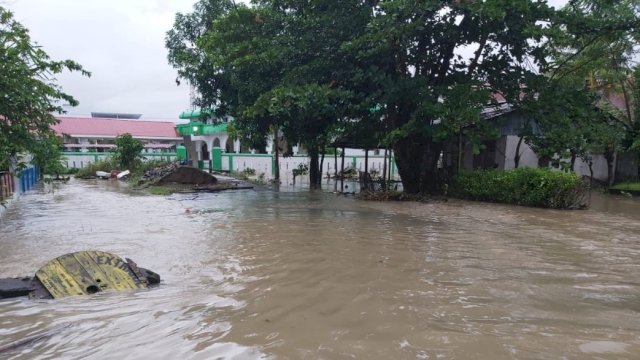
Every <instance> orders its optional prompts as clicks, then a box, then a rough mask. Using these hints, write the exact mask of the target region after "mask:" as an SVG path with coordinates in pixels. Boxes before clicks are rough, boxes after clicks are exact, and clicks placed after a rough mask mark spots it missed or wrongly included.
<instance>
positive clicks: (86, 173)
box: [76, 157, 119, 179]
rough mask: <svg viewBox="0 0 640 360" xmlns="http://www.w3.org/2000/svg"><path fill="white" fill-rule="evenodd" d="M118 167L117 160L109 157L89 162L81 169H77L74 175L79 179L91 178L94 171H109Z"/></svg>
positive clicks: (94, 173) (94, 174) (93, 175)
mask: <svg viewBox="0 0 640 360" xmlns="http://www.w3.org/2000/svg"><path fill="white" fill-rule="evenodd" d="M118 168H119V166H118V162H117V161H116V160H115V159H114V158H111V157H109V158H106V159H102V160H98V161H96V162H94V163H91V164H89V165H87V166H86V167H83V168H82V169H78V172H77V173H76V177H77V178H81V179H86V178H92V177H95V176H96V171H105V172H110V171H111V170H116V169H118Z"/></svg>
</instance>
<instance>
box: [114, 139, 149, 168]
mask: <svg viewBox="0 0 640 360" xmlns="http://www.w3.org/2000/svg"><path fill="white" fill-rule="evenodd" d="M115 144H116V149H115V158H116V160H117V161H118V163H119V164H120V166H121V167H122V168H123V169H130V168H135V167H136V165H137V162H138V161H140V159H141V158H142V154H141V153H142V150H143V149H144V144H143V143H142V141H140V140H138V139H135V138H134V137H133V136H131V134H128V133H126V134H122V135H118V137H116V140H115Z"/></svg>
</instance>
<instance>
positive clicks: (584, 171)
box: [574, 154, 609, 181]
mask: <svg viewBox="0 0 640 360" xmlns="http://www.w3.org/2000/svg"><path fill="white" fill-rule="evenodd" d="M592 157H593V160H592V161H593V166H592V169H593V178H594V179H598V180H600V181H607V179H608V175H609V169H608V166H607V159H605V157H604V155H600V154H598V155H592ZM574 171H575V172H576V174H578V175H580V176H591V173H590V171H589V164H587V163H586V162H585V161H584V160H582V159H576V163H575V165H574Z"/></svg>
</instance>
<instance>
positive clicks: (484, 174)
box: [452, 168, 588, 209]
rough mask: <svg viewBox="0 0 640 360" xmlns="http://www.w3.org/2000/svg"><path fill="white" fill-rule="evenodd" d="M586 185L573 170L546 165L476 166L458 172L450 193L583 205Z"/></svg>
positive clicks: (555, 205)
mask: <svg viewBox="0 0 640 360" xmlns="http://www.w3.org/2000/svg"><path fill="white" fill-rule="evenodd" d="M587 191H588V186H587V185H586V184H585V183H584V182H583V181H582V180H581V179H580V178H579V177H578V176H577V175H576V174H573V173H565V172H558V171H551V170H549V169H534V168H519V169H514V170H507V171H499V170H476V171H465V172H461V173H460V174H458V176H457V177H456V179H455V181H454V183H453V189H452V195H454V196H456V197H460V198H463V199H470V200H477V201H490V202H501V203H508V204H516V205H524V206H536V207H546V208H553V209H575V208H582V207H585V206H586V198H587V196H586V195H587Z"/></svg>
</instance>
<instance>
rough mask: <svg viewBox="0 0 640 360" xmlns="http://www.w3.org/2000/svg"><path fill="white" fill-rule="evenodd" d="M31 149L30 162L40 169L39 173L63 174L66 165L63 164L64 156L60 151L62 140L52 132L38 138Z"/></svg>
mask: <svg viewBox="0 0 640 360" xmlns="http://www.w3.org/2000/svg"><path fill="white" fill-rule="evenodd" d="M34 145H35V146H34V147H33V148H32V149H31V154H32V156H33V157H32V160H31V161H32V162H33V163H34V164H36V165H38V166H39V167H40V169H41V174H46V175H56V176H59V175H61V174H65V173H66V172H67V168H66V166H65V165H64V164H63V161H64V160H65V159H64V156H63V155H62V152H61V151H60V147H61V146H62V141H61V140H60V139H59V138H57V137H56V136H55V135H53V134H49V135H48V136H47V137H43V138H40V139H38V141H36V142H35V144H34Z"/></svg>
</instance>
